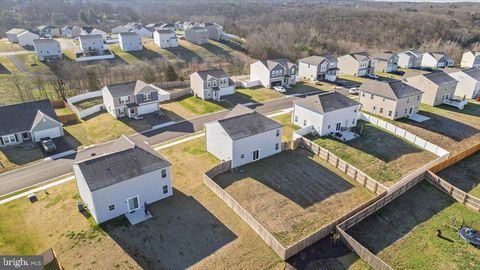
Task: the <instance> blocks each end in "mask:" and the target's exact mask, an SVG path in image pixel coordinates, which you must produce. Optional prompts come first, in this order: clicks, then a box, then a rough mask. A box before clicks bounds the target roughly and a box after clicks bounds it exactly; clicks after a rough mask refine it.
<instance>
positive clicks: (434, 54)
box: [427, 52, 447, 61]
mask: <svg viewBox="0 0 480 270" xmlns="http://www.w3.org/2000/svg"><path fill="white" fill-rule="evenodd" d="M427 54H430V55H431V56H432V57H433V58H435V60H437V61H438V60H440V59H441V58H442V57H445V58H447V55H446V54H445V53H443V52H427Z"/></svg>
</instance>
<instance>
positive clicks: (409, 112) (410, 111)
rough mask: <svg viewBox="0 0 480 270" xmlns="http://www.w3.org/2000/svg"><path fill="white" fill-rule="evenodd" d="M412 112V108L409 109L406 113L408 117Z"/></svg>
mask: <svg viewBox="0 0 480 270" xmlns="http://www.w3.org/2000/svg"><path fill="white" fill-rule="evenodd" d="M412 112H413V107H410V110H409V111H408V115H411V114H412Z"/></svg>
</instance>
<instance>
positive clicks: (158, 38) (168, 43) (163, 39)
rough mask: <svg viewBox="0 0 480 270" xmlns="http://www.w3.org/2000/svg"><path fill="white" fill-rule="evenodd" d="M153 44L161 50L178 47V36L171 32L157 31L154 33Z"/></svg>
mask: <svg viewBox="0 0 480 270" xmlns="http://www.w3.org/2000/svg"><path fill="white" fill-rule="evenodd" d="M153 42H154V43H155V44H156V45H157V46H158V47H160V48H172V47H178V38H177V34H176V33H175V31H171V30H156V31H155V32H154V33H153Z"/></svg>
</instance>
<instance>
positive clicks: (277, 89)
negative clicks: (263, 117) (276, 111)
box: [273, 86, 287, 93]
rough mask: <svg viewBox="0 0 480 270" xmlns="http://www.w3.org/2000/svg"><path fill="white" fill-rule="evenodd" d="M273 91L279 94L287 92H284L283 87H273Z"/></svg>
mask: <svg viewBox="0 0 480 270" xmlns="http://www.w3.org/2000/svg"><path fill="white" fill-rule="evenodd" d="M273 90H275V91H278V92H280V93H285V92H287V90H285V88H284V87H283V86H274V87H273Z"/></svg>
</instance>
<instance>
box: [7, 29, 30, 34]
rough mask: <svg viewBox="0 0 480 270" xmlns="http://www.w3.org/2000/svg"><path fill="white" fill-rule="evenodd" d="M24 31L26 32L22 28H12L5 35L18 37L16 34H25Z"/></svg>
mask: <svg viewBox="0 0 480 270" xmlns="http://www.w3.org/2000/svg"><path fill="white" fill-rule="evenodd" d="M25 31H27V30H25V29H23V28H12V29H10V30H8V31H7V32H6V34H12V35H18V34H20V33H22V32H25Z"/></svg>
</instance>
